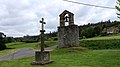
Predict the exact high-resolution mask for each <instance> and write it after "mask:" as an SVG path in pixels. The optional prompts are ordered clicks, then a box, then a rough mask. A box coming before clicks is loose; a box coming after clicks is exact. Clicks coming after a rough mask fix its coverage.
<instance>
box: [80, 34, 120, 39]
mask: <svg viewBox="0 0 120 67" xmlns="http://www.w3.org/2000/svg"><path fill="white" fill-rule="evenodd" d="M110 39H120V35H114V36H113V35H110V36H102V37H93V38H87V39H82V40H110Z"/></svg>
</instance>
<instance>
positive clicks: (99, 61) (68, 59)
mask: <svg viewBox="0 0 120 67" xmlns="http://www.w3.org/2000/svg"><path fill="white" fill-rule="evenodd" d="M51 59H52V60H54V63H52V64H47V65H43V66H32V65H30V63H31V62H32V61H33V60H34V56H33V57H27V58H22V59H16V60H9V61H0V67H119V66H120V52H93V51H90V50H88V49H81V48H67V49H56V50H54V51H53V52H52V53H51Z"/></svg>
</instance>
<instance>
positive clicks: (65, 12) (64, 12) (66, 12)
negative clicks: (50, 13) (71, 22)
mask: <svg viewBox="0 0 120 67" xmlns="http://www.w3.org/2000/svg"><path fill="white" fill-rule="evenodd" d="M65 14H71V15H74V14H73V13H71V12H69V11H67V10H64V11H63V12H62V13H61V14H60V15H59V16H62V15H65Z"/></svg>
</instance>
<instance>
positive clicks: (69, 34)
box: [58, 10, 79, 48]
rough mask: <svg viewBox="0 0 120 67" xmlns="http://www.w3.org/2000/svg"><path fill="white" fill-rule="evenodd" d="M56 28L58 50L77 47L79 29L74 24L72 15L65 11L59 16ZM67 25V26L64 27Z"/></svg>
mask: <svg viewBox="0 0 120 67" xmlns="http://www.w3.org/2000/svg"><path fill="white" fill-rule="evenodd" d="M59 16H60V26H59V27H58V40H59V45H58V47H59V48H63V47H75V46H79V28H78V26H77V25H75V24H74V14H73V13H71V12H69V11H67V10H65V11H63V12H62V13H61V14H60V15H59ZM65 23H68V26H65Z"/></svg>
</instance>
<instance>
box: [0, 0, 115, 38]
mask: <svg viewBox="0 0 120 67" xmlns="http://www.w3.org/2000/svg"><path fill="white" fill-rule="evenodd" d="M72 1H77V2H82V3H89V4H94V5H102V6H108V7H114V6H115V4H116V3H115V0H97V1H96V0H72ZM64 10H69V11H71V12H73V13H74V14H75V24H78V25H81V24H87V23H90V22H91V23H96V22H99V21H101V20H109V19H111V20H117V17H116V10H111V9H103V8H96V7H90V6H85V5H80V4H74V3H70V2H66V1H63V0H0V31H2V32H4V33H5V34H7V36H23V35H27V34H29V35H37V34H39V33H40V32H39V30H40V23H39V21H40V20H41V18H42V17H44V18H45V21H46V23H47V24H46V25H45V29H46V31H47V32H50V31H55V30H57V26H59V14H60V13H61V12H62V11H64Z"/></svg>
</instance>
